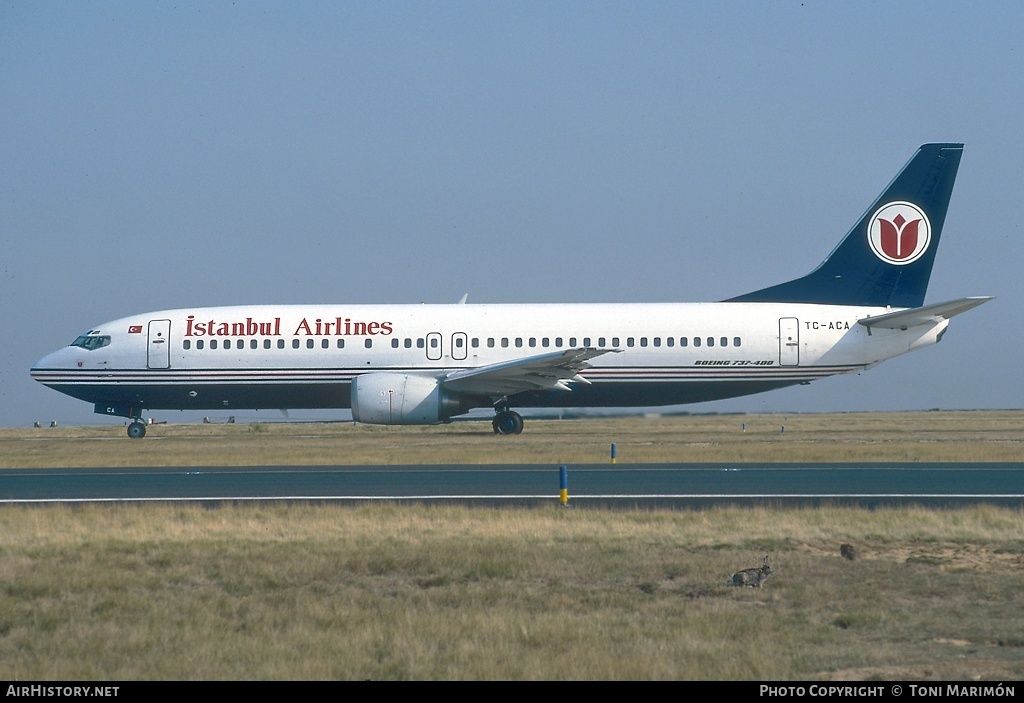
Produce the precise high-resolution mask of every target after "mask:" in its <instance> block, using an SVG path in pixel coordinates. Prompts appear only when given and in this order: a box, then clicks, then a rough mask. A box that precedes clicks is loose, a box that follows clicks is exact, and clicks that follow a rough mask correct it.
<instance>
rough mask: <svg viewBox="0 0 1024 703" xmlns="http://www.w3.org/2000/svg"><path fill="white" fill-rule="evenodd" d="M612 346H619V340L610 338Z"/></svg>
mask: <svg viewBox="0 0 1024 703" xmlns="http://www.w3.org/2000/svg"><path fill="white" fill-rule="evenodd" d="M612 346H613V347H617V346H619V338H618V337H612Z"/></svg>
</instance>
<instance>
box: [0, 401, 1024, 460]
mask: <svg viewBox="0 0 1024 703" xmlns="http://www.w3.org/2000/svg"><path fill="white" fill-rule="evenodd" d="M612 444H615V445H616V454H617V461H619V462H628V463H644V462H701V461H738V462H742V461H757V462H762V461H768V462H772V461H823V462H834V461H869V462H870V461H883V462H884V461H890V462H904V461H910V462H914V461H1021V460H1022V458H1024V410H984V411H982V410H979V411H960V412H908V413H837V414H812V415H801V414H796V415H680V416H666V417H627V418H614V419H585V420H531V421H528V422H527V426H526V430H525V431H524V433H523V434H521V435H517V436H504V437H499V436H495V435H494V434H493V433H492V432H491V428H490V423H489V422H458V423H453V424H450V425H442V426H436V427H381V426H375V425H353V424H351V423H263V424H244V425H242V424H237V425H236V424H232V425H229V424H220V425H214V424H209V425H202V424H200V425H191V424H189V425H170V424H169V425H154V426H151V427H150V428H149V434H148V436H147V437H146V438H145V439H142V440H131V439H129V438H128V437H127V435H126V434H125V430H124V428H123V427H119V426H105V427H70V428H64V427H57V428H51V427H44V428H38V429H28V430H25V429H17V430H15V429H0V469H2V468H40V467H42V468H49V467H53V468H71V467H94V466H205V465H214V466H229V465H239V466H250V465H264V466H270V465H333V464H371V465H377V464H379V465H395V464H439V463H459V464H477V463H479V464H494V463H525V464H543V463H552V464H567V463H568V464H572V463H600V462H606V461H609V459H610V454H611V445H612Z"/></svg>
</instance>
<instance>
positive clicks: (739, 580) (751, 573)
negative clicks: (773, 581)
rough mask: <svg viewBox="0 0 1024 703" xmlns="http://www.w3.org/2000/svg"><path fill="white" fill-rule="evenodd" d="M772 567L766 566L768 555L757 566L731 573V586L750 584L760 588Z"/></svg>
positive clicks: (769, 574)
mask: <svg viewBox="0 0 1024 703" xmlns="http://www.w3.org/2000/svg"><path fill="white" fill-rule="evenodd" d="M771 573H772V567H770V566H768V557H765V558H764V560H763V561H762V563H761V566H759V567H757V568H751V569H744V570H743V571H737V572H736V573H735V574H733V575H732V585H733V586H751V587H755V588H761V587H762V586H764V582H765V581H767V580H768V577H769V576H771Z"/></svg>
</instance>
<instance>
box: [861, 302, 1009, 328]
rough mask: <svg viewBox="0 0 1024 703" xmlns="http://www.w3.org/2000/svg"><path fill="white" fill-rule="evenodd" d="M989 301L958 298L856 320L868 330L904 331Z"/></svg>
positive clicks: (946, 317) (957, 313)
mask: <svg viewBox="0 0 1024 703" xmlns="http://www.w3.org/2000/svg"><path fill="white" fill-rule="evenodd" d="M990 300H992V296H979V297H976V298H960V299H959V300H950V301H948V302H945V303H936V304H934V305H925V306H924V307H921V308H911V309H909V310H900V311H898V312H890V313H886V314H885V315H876V316H874V317H865V318H864V319H862V320H857V322H859V323H860V324H862V325H864V326H865V327H867V328H869V329H870V328H872V327H884V328H886V329H894V330H905V329H908V328H910V327H916V326H917V325H927V324H932V323H935V322H938V321H940V320H942V319H946V320H948V319H949V318H951V317H953V316H954V315H959V314H960V313H962V312H967V311H968V310H970V309H971V308H976V307H978V306H979V305H981V304H982V303H987V302H988V301H990Z"/></svg>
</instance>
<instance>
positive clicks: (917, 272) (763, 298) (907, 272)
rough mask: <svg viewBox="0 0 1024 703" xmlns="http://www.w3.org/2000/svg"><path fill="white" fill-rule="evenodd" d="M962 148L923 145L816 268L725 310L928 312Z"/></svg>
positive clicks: (737, 300)
mask: <svg viewBox="0 0 1024 703" xmlns="http://www.w3.org/2000/svg"><path fill="white" fill-rule="evenodd" d="M963 148H964V145H963V144H925V145H924V146H922V147H921V148H920V149H918V150H917V153H916V154H914V156H913V157H912V158H911V159H910V161H908V162H907V165H906V166H904V167H903V170H902V171H900V172H899V174H898V175H897V176H896V178H894V179H893V181H892V183H890V184H889V186H888V187H887V188H886V189H885V190H884V191H882V194H881V195H880V196H878V198H877V199H876V200H875V202H874V203H872V204H871V207H870V208H868V210H867V212H865V213H864V215H863V217H861V218H860V221H859V222H857V224H856V225H854V227H853V229H851V230H850V231H849V232H848V233H847V235H846V237H844V238H843V241H841V242H840V243H839V246H837V247H836V248H835V249H834V250H833V251H832V253H831V254H829V256H828V258H827V259H825V261H824V262H822V264H821V265H820V266H818V268H816V269H814V270H813V271H811V273H809V274H807V275H806V276H804V277H803V278H797V279H795V280H792V281H789V282H788V283H780V284H779V285H777V286H771V287H770V288H764V289H762V290H759V291H755V292H753V293H747V294H746V295H740V296H737V297H735V298H730V299H729V300H728V301H726V302H778V303H823V304H826V305H864V306H871V307H885V306H891V307H896V308H916V307H920V306H921V305H923V304H924V294H925V292H926V291H927V290H928V279H929V278H930V277H931V273H932V264H933V263H934V261H935V251H936V249H938V246H939V237H940V236H941V234H942V224H943V222H945V220H946V208H947V206H948V205H949V196H950V194H951V193H952V191H953V181H954V180H956V171H957V168H958V167H959V166H960V155H961V154H962V153H963Z"/></svg>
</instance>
